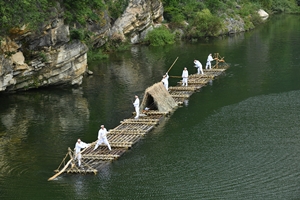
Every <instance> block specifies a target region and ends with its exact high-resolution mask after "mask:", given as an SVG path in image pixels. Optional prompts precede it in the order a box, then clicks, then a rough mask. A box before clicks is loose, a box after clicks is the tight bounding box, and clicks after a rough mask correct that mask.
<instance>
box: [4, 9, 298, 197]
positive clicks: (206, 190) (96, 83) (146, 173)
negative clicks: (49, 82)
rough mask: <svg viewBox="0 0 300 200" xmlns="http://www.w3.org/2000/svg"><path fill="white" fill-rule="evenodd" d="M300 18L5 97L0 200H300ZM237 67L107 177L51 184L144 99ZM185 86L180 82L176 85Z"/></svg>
mask: <svg viewBox="0 0 300 200" xmlns="http://www.w3.org/2000/svg"><path fill="white" fill-rule="evenodd" d="M299 35H300V16H296V15H294V16H275V17H274V18H273V19H272V20H270V21H269V22H267V23H266V24H264V25H263V26H261V27H258V28H257V29H256V30H254V31H251V32H247V33H243V34H239V35H235V36H231V37H224V38H218V39H214V40H209V41H199V42H197V43H192V44H187V43H181V44H177V45H174V46H168V47H160V48H153V47H140V46H135V47H133V48H132V49H131V50H130V51H126V52H121V53H117V54H113V55H110V59H108V60H106V61H101V62H100V61H97V62H95V63H89V68H90V69H91V70H92V71H93V72H94V75H93V76H90V77H85V78H84V82H83V85H82V86H81V87H79V88H49V89H43V90H33V91H28V92H22V93H17V94H12V95H1V96H0V102H1V104H0V199H30V200H31V199H263V200H265V199H272V200H273V199H280V200H281V199H300V189H299V188H300V179H299V178H300V173H299V171H300V167H299V164H300V157H299V153H300V130H299V128H298V127H299V126H300V121H299V116H300V84H299V80H300V48H299V44H300V37H299ZM214 52H219V53H220V55H221V56H225V60H226V62H227V63H228V64H230V68H229V69H228V70H227V71H226V73H224V74H223V75H221V76H219V77H218V78H217V79H215V80H213V81H212V82H211V83H210V84H208V85H207V86H206V87H204V88H202V89H201V91H200V92H197V93H194V94H193V95H192V96H191V97H190V98H189V100H188V101H187V102H185V104H184V105H183V106H182V107H180V108H178V109H176V110H175V112H174V113H173V114H172V115H171V116H170V117H168V118H167V119H166V120H165V121H164V122H163V123H162V124H161V125H159V126H158V127H157V128H155V129H154V130H153V131H151V132H150V133H149V134H148V135H146V136H145V137H144V138H143V139H142V140H140V141H139V142H138V143H137V144H136V145H135V146H134V147H133V148H132V149H130V150H128V151H127V152H126V153H125V154H124V155H123V156H122V157H121V158H119V159H118V160H116V161H114V162H112V163H111V164H109V165H108V166H107V167H105V168H104V169H103V170H101V171H100V172H99V173H98V174H97V175H70V174H65V175H62V176H60V177H59V178H58V179H57V180H54V181H51V182H48V181H47V179H48V178H49V177H51V176H52V175H53V170H54V169H56V168H57V167H58V165H59V164H60V162H61V160H62V159H63V158H64V156H65V154H66V153H67V148H68V147H71V148H73V147H74V144H75V142H76V139H77V138H79V137H80V138H81V139H82V140H83V141H85V142H91V141H94V140H96V137H97V131H98V128H99V126H100V125H101V124H105V125H106V127H107V128H108V129H110V128H114V127H116V126H117V125H119V123H120V121H121V120H123V119H124V118H128V117H130V116H131V112H133V111H134V109H133V106H132V103H131V101H132V100H133V99H134V95H135V94H138V95H139V96H141V97H142V95H143V92H144V90H145V89H146V88H147V87H149V86H151V85H152V84H153V83H155V82H158V81H160V80H161V76H162V74H163V73H165V71H167V70H168V69H169V67H170V66H171V64H172V63H173V61H174V60H175V59H176V57H179V59H178V61H177V62H176V64H175V65H174V67H173V68H172V69H171V71H170V72H169V74H170V75H173V76H177V75H181V72H182V69H183V67H187V68H188V70H189V72H190V73H195V71H196V70H195V68H194V67H193V60H194V59H195V58H197V59H199V60H200V61H201V62H202V64H205V60H206V58H207V55H208V54H209V53H214ZM177 81H178V79H171V80H170V86H172V85H175V84H176V82H177Z"/></svg>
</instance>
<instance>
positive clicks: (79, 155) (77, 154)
mask: <svg viewBox="0 0 300 200" xmlns="http://www.w3.org/2000/svg"><path fill="white" fill-rule="evenodd" d="M76 159H77V161H78V166H79V167H80V165H81V153H76V154H75V160H76Z"/></svg>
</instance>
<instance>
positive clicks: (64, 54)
mask: <svg viewBox="0 0 300 200" xmlns="http://www.w3.org/2000/svg"><path fill="white" fill-rule="evenodd" d="M12 38H13V39H12ZM87 51H88V48H87V46H86V45H84V44H83V43H81V42H79V41H70V39H69V27H68V26H67V25H65V24H64V22H63V19H62V18H56V19H54V20H53V21H52V23H51V24H50V25H48V26H46V27H45V28H44V29H43V31H42V33H41V34H40V35H37V34H34V33H31V32H30V31H29V30H26V27H23V29H20V30H15V32H14V34H13V36H11V37H6V38H5V39H4V40H2V41H1V52H3V53H2V54H0V91H16V90H28V89H31V88H38V87H44V86H51V85H59V84H70V85H79V84H81V82H82V78H83V74H84V72H85V71H86V68H87Z"/></svg>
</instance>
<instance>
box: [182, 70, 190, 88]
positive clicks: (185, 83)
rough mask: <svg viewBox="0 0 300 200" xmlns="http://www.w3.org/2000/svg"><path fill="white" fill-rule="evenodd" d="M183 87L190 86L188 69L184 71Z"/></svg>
mask: <svg viewBox="0 0 300 200" xmlns="http://www.w3.org/2000/svg"><path fill="white" fill-rule="evenodd" d="M181 77H182V86H184V85H185V86H188V77H189V72H188V70H187V68H186V67H185V68H184V69H183V71H182V75H181Z"/></svg>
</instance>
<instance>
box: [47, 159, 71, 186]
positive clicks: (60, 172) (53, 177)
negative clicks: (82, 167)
mask: <svg viewBox="0 0 300 200" xmlns="http://www.w3.org/2000/svg"><path fill="white" fill-rule="evenodd" d="M72 160H73V159H71V160H69V161H68V162H67V164H66V165H65V166H64V168H62V170H60V171H59V172H58V173H56V174H55V175H54V176H52V177H50V178H49V179H48V181H52V180H53V179H55V178H56V177H58V176H59V175H61V174H62V173H63V172H64V171H65V170H66V169H67V168H68V167H69V165H70V163H71V162H72Z"/></svg>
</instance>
